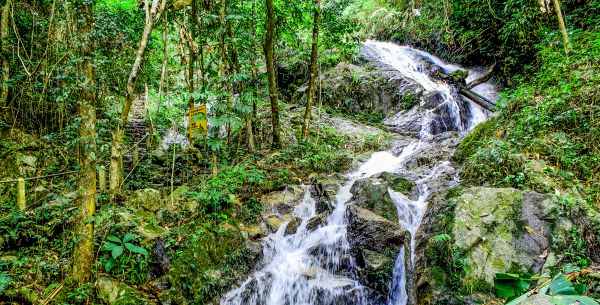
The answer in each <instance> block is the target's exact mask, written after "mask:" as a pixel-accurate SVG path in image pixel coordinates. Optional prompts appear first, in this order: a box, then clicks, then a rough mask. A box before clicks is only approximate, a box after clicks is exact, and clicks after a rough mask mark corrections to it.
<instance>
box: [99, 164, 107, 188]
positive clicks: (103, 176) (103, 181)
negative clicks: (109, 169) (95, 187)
mask: <svg viewBox="0 0 600 305" xmlns="http://www.w3.org/2000/svg"><path fill="white" fill-rule="evenodd" d="M98 180H99V186H100V193H104V192H106V168H104V166H102V167H100V168H99V169H98Z"/></svg>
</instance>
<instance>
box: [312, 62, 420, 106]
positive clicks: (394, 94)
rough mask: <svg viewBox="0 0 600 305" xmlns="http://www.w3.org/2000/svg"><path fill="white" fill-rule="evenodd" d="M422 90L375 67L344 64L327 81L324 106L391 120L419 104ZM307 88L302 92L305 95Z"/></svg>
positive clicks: (410, 81)
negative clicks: (419, 92) (371, 114)
mask: <svg viewBox="0 0 600 305" xmlns="http://www.w3.org/2000/svg"><path fill="white" fill-rule="evenodd" d="M419 88H420V86H418V85H416V84H415V83H414V82H413V81H412V80H409V79H405V78H397V77H396V78H390V77H389V75H387V74H386V73H385V72H384V71H382V70H381V69H379V68H376V67H374V66H370V65H366V66H356V65H353V64H349V63H343V62H342V63H340V64H338V65H337V66H336V67H334V68H333V69H330V70H329V71H327V72H326V73H325V75H324V77H323V83H322V90H323V92H325V94H324V95H323V103H324V104H326V105H329V106H331V107H334V108H337V109H340V110H342V111H345V112H348V113H359V112H360V113H365V112H367V113H368V112H371V113H380V114H381V115H382V116H383V117H385V116H390V115H393V114H395V113H397V112H398V111H400V110H403V109H410V108H411V107H412V106H414V105H415V104H418V97H417V96H416V94H415V92H418V90H419ZM303 89H306V88H305V87H304V88H301V90H300V91H301V92H302V91H303Z"/></svg>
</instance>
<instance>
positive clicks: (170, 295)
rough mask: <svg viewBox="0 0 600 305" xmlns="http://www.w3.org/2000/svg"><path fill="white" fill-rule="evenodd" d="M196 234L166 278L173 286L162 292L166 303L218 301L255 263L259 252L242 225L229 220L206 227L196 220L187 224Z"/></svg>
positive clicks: (211, 302)
mask: <svg viewBox="0 0 600 305" xmlns="http://www.w3.org/2000/svg"><path fill="white" fill-rule="evenodd" d="M188 231H190V232H189V234H186V235H188V236H194V238H193V240H190V241H189V243H188V245H189V246H188V247H187V248H186V249H185V250H183V252H182V253H181V255H179V256H178V257H177V259H175V260H174V261H173V264H172V267H171V268H170V270H169V272H168V273H167V275H165V276H164V277H163V278H162V279H161V282H166V283H168V285H165V286H169V287H170V289H169V290H168V291H167V292H165V293H164V294H163V295H161V301H162V303H163V304H169V303H170V304H180V305H185V304H217V303H218V300H219V298H220V296H221V294H222V293H224V292H226V291H228V290H230V289H231V288H232V287H233V286H234V285H235V284H236V283H237V282H238V281H240V280H241V279H242V278H243V277H244V276H245V275H247V274H248V273H249V272H250V271H251V270H252V268H253V267H254V264H253V262H254V261H255V260H256V259H257V255H258V252H256V251H255V250H254V251H253V250H251V248H252V247H250V246H249V245H248V244H247V243H248V242H249V241H247V240H246V239H245V238H244V235H245V234H243V233H242V232H241V231H240V230H239V228H237V227H234V226H232V225H229V224H227V223H223V224H220V225H218V226H216V227H214V228H207V227H206V226H204V225H203V224H202V223H199V222H198V223H195V224H192V225H190V227H189V228H188Z"/></svg>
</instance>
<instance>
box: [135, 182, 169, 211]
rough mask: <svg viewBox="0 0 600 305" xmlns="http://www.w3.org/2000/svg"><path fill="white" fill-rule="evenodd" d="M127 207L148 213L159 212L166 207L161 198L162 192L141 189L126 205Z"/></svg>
mask: <svg viewBox="0 0 600 305" xmlns="http://www.w3.org/2000/svg"><path fill="white" fill-rule="evenodd" d="M126 205H127V206H130V207H133V208H136V209H142V210H144V211H147V212H151V213H154V212H157V211H159V210H160V209H161V208H164V207H165V204H164V202H163V200H162V198H161V196H160V191H158V190H155V189H149V188H148V189H141V190H137V191H135V192H134V194H133V196H132V198H131V199H130V200H129V201H128V202H127V203H126Z"/></svg>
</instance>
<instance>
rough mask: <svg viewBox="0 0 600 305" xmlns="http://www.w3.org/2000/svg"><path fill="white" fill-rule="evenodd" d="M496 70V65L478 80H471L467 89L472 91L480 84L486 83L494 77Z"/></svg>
mask: <svg viewBox="0 0 600 305" xmlns="http://www.w3.org/2000/svg"><path fill="white" fill-rule="evenodd" d="M495 70H496V63H494V64H493V65H492V67H491V68H490V69H489V70H488V71H487V72H486V73H485V74H484V75H483V76H482V77H480V78H478V79H476V80H473V81H472V82H470V83H468V84H467V88H468V89H473V88H475V87H477V86H479V85H481V84H484V83H487V81H489V80H490V79H492V76H494V71H495Z"/></svg>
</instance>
